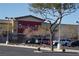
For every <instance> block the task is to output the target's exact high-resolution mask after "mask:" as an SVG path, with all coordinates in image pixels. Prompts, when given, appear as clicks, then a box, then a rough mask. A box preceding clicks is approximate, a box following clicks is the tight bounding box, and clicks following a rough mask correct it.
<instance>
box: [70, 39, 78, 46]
mask: <svg viewBox="0 0 79 59" xmlns="http://www.w3.org/2000/svg"><path fill="white" fill-rule="evenodd" d="M70 46H71V47H76V46H79V40H77V41H73V42H72V43H71V44H70Z"/></svg>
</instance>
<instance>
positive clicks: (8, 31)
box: [5, 17, 9, 45]
mask: <svg viewBox="0 0 79 59" xmlns="http://www.w3.org/2000/svg"><path fill="white" fill-rule="evenodd" d="M5 19H7V20H8V24H7V25H8V26H7V39H6V45H7V44H8V43H9V41H8V40H9V18H8V17H5Z"/></svg>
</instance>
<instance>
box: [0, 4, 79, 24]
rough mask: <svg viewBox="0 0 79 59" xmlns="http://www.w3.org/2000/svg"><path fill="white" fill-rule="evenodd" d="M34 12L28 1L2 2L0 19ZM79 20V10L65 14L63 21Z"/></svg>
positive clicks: (72, 22) (70, 22)
mask: <svg viewBox="0 0 79 59" xmlns="http://www.w3.org/2000/svg"><path fill="white" fill-rule="evenodd" d="M32 14H33V13H32V12H30V11H29V6H28V4H26V3H25V4H24V3H16V4H15V3H0V19H4V18H5V17H17V16H25V15H32ZM33 15H34V14H33ZM77 20H79V10H77V11H76V12H75V13H72V14H71V15H68V16H65V17H64V18H63V20H62V23H64V24H76V21H77Z"/></svg>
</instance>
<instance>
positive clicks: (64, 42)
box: [53, 39, 71, 46]
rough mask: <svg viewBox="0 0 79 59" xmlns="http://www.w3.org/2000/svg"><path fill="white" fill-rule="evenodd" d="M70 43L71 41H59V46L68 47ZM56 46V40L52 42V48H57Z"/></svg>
mask: <svg viewBox="0 0 79 59" xmlns="http://www.w3.org/2000/svg"><path fill="white" fill-rule="evenodd" d="M70 42H71V40H69V39H61V40H60V44H61V45H62V46H68V45H69V44H70ZM57 44H58V40H54V41H53V46H57Z"/></svg>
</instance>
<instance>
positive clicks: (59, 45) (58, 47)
mask: <svg viewBox="0 0 79 59" xmlns="http://www.w3.org/2000/svg"><path fill="white" fill-rule="evenodd" d="M58 29H59V31H58V32H59V33H58V44H57V49H61V43H60V39H61V38H60V35H61V34H60V24H59V27H58Z"/></svg>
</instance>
